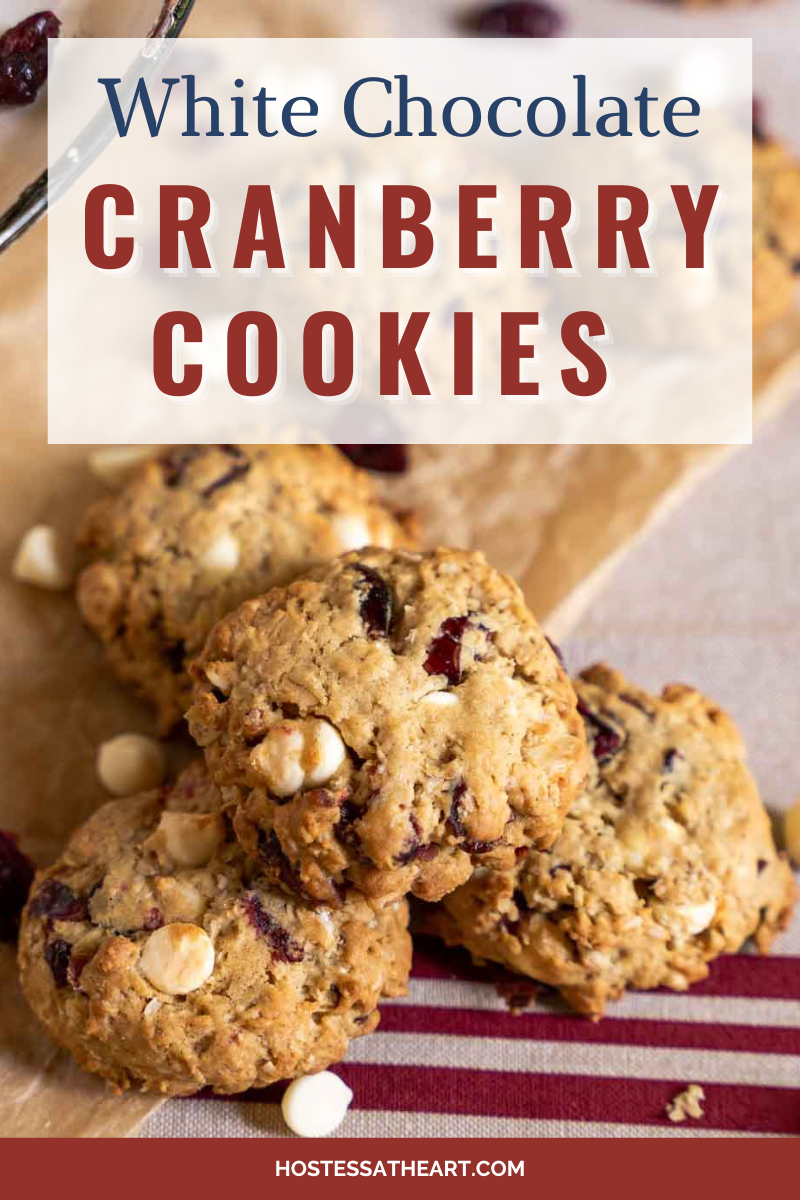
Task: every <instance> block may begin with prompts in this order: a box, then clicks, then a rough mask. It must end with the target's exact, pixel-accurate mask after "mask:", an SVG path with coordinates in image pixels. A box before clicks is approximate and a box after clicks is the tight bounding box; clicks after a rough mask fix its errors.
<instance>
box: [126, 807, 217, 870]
mask: <svg viewBox="0 0 800 1200" xmlns="http://www.w3.org/2000/svg"><path fill="white" fill-rule="evenodd" d="M224 840H225V818H224V817H223V816H222V813H182V812H165V813H162V814H161V820H160V821H159V823H158V829H156V830H155V832H154V833H153V834H151V835H150V837H149V838H148V839H147V841H146V842H145V843H144V849H145V850H152V851H153V852H154V853H155V854H157V855H158V856H159V857H164V858H166V859H168V860H169V861H170V862H172V863H174V864H175V866H177V867H204V866H205V865H206V863H207V862H209V861H210V860H211V859H212V858H213V857H214V854H215V852H216V851H217V850H218V848H219V847H220V846H221V845H222V843H223V841H224Z"/></svg>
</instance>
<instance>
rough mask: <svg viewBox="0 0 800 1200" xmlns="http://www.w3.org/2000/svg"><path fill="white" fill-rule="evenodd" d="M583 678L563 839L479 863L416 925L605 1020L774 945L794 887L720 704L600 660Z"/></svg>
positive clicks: (733, 729)
mask: <svg viewBox="0 0 800 1200" xmlns="http://www.w3.org/2000/svg"><path fill="white" fill-rule="evenodd" d="M576 686H577V690H578V696H579V698H580V710H581V713H582V716H583V719H584V722H585V724H586V732H587V735H588V738H589V742H590V744H591V747H592V750H593V755H592V767H591V771H590V775H589V779H588V782H587V784H586V786H585V787H584V789H583V790H582V791H581V793H580V795H579V796H578V798H577V800H576V801H575V803H574V805H573V806H572V809H571V810H570V812H569V814H568V816H567V819H566V821H565V823H564V828H563V830H562V832H561V834H560V835H559V837H558V839H557V841H556V842H555V844H554V845H553V846H552V847H551V848H550V849H549V850H546V851H541V850H539V851H531V853H530V854H528V855H527V856H526V857H525V858H522V859H521V860H520V861H519V862H518V863H517V864H516V865H515V866H514V867H513V869H512V870H510V871H498V870H491V869H482V870H478V871H476V872H475V874H474V875H473V876H472V878H471V879H470V880H469V882H468V883H467V884H465V886H464V887H462V888H459V889H458V890H457V891H456V892H453V893H452V895H450V896H447V897H446V898H445V900H444V901H443V902H442V904H441V905H440V906H436V907H432V908H431V909H429V910H428V911H427V912H426V915H425V916H424V918H423V924H424V927H425V929H426V930H427V931H428V932H433V933H438V934H439V935H440V936H442V937H444V939H445V940H446V941H447V942H448V943H450V944H451V945H463V946H466V948H467V949H468V950H470V951H471V953H472V954H473V955H474V956H475V957H476V958H477V959H480V960H482V961H485V960H490V961H493V962H498V963H501V964H502V965H504V966H505V967H507V968H509V969H510V970H511V971H515V972H517V973H518V974H520V975H527V976H530V977H532V978H533V979H536V980H539V981H540V982H542V983H545V984H548V985H550V986H551V987H554V988H557V989H558V990H559V991H560V992H561V993H562V995H563V996H564V998H565V999H566V1000H567V1002H568V1003H569V1004H570V1005H572V1007H573V1008H575V1009H577V1010H578V1011H579V1012H583V1013H587V1014H589V1015H591V1016H593V1017H599V1016H600V1015H601V1014H602V1013H603V1010H604V1007H605V1004H606V1002H607V1001H608V1000H613V999H615V998H617V997H618V996H620V995H621V994H622V992H623V991H624V990H625V989H626V988H654V987H668V988H673V989H675V990H678V991H683V990H685V989H686V988H687V987H689V985H690V984H692V983H694V982H696V981H698V980H700V979H704V978H705V977H706V975H707V974H708V963H709V962H710V960H711V959H714V958H716V957H717V956H718V955H720V954H725V953H729V952H732V951H736V950H738V949H739V948H740V946H741V945H742V943H743V942H744V941H745V940H746V939H747V938H749V937H753V938H754V939H755V942H756V945H757V946H758V948H759V949H760V950H761V951H762V952H766V951H767V949H768V948H769V946H770V943H771V942H772V940H773V938H774V937H775V935H776V934H777V933H778V932H779V931H780V930H781V929H782V928H785V926H786V924H787V922H788V920H789V916H790V914H791V909H792V906H793V904H794V902H795V900H796V897H797V889H796V887H795V884H794V881H793V878H792V873H791V870H790V868H789V865H788V863H787V862H786V860H785V856H781V855H779V854H778V853H777V851H776V849H775V843H774V841H773V838H772V830H771V826H770V821H769V817H768V816H767V813H766V810H765V809H764V806H763V805H762V803H761V800H760V798H759V795H758V791H757V789H756V785H755V783H754V781H753V779H752V777H751V776H750V774H749V772H748V770H747V768H746V766H745V764H744V746H743V745H742V741H741V738H740V736H739V734H738V731H737V730H736V727H735V726H734V724H733V722H732V721H731V720H730V718H729V717H728V716H726V714H725V713H724V712H722V710H721V709H720V708H718V707H717V705H715V704H714V703H713V702H712V701H710V700H707V699H706V698H705V697H704V696H702V695H701V694H700V692H697V691H695V690H694V689H692V688H689V687H684V686H682V685H678V684H672V685H670V686H669V687H667V688H665V689H664V691H663V693H662V694H661V696H660V697H656V696H651V695H649V694H648V693H647V692H645V691H642V690H641V689H640V688H636V687H634V686H633V685H632V684H630V683H628V682H627V681H626V680H625V679H624V678H623V677H622V675H620V674H619V673H618V672H617V671H613V670H611V669H610V668H608V667H604V666H597V667H593V668H591V669H590V670H588V671H586V672H584V674H583V675H582V676H581V677H580V678H579V679H578V680H577V681H576Z"/></svg>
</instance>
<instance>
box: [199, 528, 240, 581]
mask: <svg viewBox="0 0 800 1200" xmlns="http://www.w3.org/2000/svg"><path fill="white" fill-rule="evenodd" d="M238 566H239V543H238V542H237V540H236V538H235V537H234V536H233V534H231V533H227V532H225V533H221V534H220V535H219V536H218V537H216V538H215V539H214V541H213V542H211V543H210V545H208V546H207V547H206V549H205V550H204V551H203V553H202V554H201V556H200V570H201V572H202V576H203V582H204V583H206V584H207V585H209V586H210V587H213V586H215V585H216V584H218V583H221V582H222V580H223V579H227V578H228V576H229V575H232V574H233V572H234V571H235V570H236V568H237V567H238Z"/></svg>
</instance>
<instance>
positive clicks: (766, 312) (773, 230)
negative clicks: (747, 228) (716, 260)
mask: <svg viewBox="0 0 800 1200" xmlns="http://www.w3.org/2000/svg"><path fill="white" fill-rule="evenodd" d="M798 283H800V163H798V161H797V160H796V159H795V158H794V156H793V155H792V154H791V153H790V152H789V151H788V150H787V149H786V147H784V146H783V145H781V144H780V142H776V141H772V140H771V139H770V138H768V137H765V136H764V135H763V134H762V133H760V132H759V130H758V127H757V126H756V128H755V129H754V136H753V326H754V328H755V330H756V331H759V330H761V329H763V328H764V327H765V326H767V325H769V323H770V322H771V321H774V320H775V319H776V318H778V317H780V316H782V315H783V314H784V313H785V312H787V311H788V310H789V309H790V308H791V307H792V304H793V303H794V302H795V298H796V296H797V287H798Z"/></svg>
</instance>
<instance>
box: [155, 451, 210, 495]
mask: <svg viewBox="0 0 800 1200" xmlns="http://www.w3.org/2000/svg"><path fill="white" fill-rule="evenodd" d="M201 450H202V446H172V447H171V448H170V449H169V450H167V451H165V453H164V454H162V455H161V457H160V458H159V460H158V462H159V464H160V466H161V469H162V470H163V472H164V483H165V484H166V486H167V487H168V488H174V487H177V486H178V484H179V483H182V482H183V477H184V475H185V474H186V472H187V470H188V469H189V467H190V465H191V464H192V463H193V462H194V460H195V459H196V458H197V457H198V456H199V454H200V452H201Z"/></svg>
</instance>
